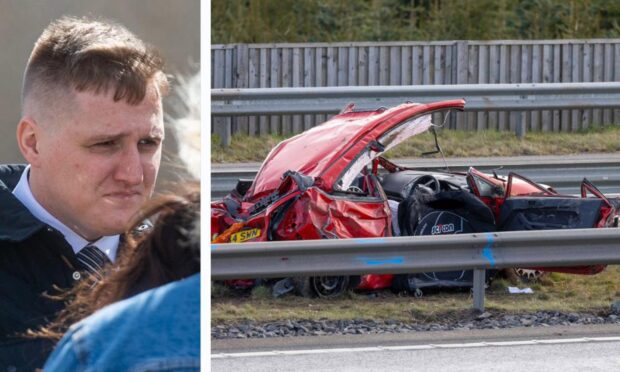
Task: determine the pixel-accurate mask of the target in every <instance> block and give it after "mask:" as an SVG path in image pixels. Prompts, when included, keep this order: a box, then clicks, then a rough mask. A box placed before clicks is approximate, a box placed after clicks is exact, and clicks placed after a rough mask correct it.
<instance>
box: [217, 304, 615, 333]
mask: <svg viewBox="0 0 620 372" xmlns="http://www.w3.org/2000/svg"><path fill="white" fill-rule="evenodd" d="M614 305H618V308H616V307H615V306H612V308H611V309H610V311H609V312H608V313H606V314H592V313H561V312H553V311H539V312H535V313H530V314H519V315H514V314H511V315H506V314H502V313H500V312H493V311H485V312H483V313H478V312H475V311H473V310H472V311H471V312H468V313H464V314H463V315H462V316H459V317H458V320H452V319H447V320H446V321H436V320H435V321H434V322H433V323H417V322H412V323H409V322H401V321H395V320H385V321H377V320H372V319H351V320H329V319H319V320H285V321H278V322H268V323H256V322H249V321H246V322H240V323H236V324H220V325H215V326H213V327H211V337H212V338H213V339H230V338H266V337H294V336H322V335H343V334H371V333H403V332H424V331H450V330H471V329H499V328H514V327H548V326H554V325H569V326H570V325H581V324H610V323H620V311H617V310H620V303H618V304H614Z"/></svg>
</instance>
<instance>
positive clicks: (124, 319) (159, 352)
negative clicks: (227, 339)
mask: <svg viewBox="0 0 620 372" xmlns="http://www.w3.org/2000/svg"><path fill="white" fill-rule="evenodd" d="M199 370H200V274H195V275H193V276H191V277H189V278H187V279H184V280H180V281H177V282H172V283H169V284H166V285H164V286H161V287H158V288H155V289H152V290H149V291H146V292H143V293H141V294H138V295H136V296H134V297H131V298H128V299H126V300H124V301H120V302H117V303H115V304H112V305H110V306H107V307H105V308H103V309H101V310H99V311H97V312H96V313H94V314H93V315H91V316H89V317H88V318H86V319H84V320H82V321H81V322H79V323H77V324H75V325H73V326H72V327H71V328H70V329H69V331H68V332H67V334H65V336H64V337H63V339H62V340H61V341H60V343H59V344H58V345H57V347H56V349H55V350H54V352H53V353H52V355H51V356H50V358H49V359H48V360H47V363H46V364H45V367H44V371H136V372H138V371H199Z"/></svg>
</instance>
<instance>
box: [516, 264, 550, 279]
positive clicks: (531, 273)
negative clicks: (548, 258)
mask: <svg viewBox="0 0 620 372" xmlns="http://www.w3.org/2000/svg"><path fill="white" fill-rule="evenodd" d="M512 271H513V272H514V273H515V274H516V276H517V278H518V279H519V280H520V281H522V282H535V281H538V280H540V279H542V278H544V277H545V276H547V275H548V274H549V273H548V272H546V271H541V270H534V269H522V268H520V267H515V268H513V269H512Z"/></svg>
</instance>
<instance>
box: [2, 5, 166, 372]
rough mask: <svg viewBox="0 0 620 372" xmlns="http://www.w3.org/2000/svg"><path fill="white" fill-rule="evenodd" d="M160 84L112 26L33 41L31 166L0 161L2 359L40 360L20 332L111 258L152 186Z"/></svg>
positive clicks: (36, 345)
mask: <svg viewBox="0 0 620 372" xmlns="http://www.w3.org/2000/svg"><path fill="white" fill-rule="evenodd" d="M167 91H168V81H167V78H166V75H165V74H164V73H163V61H162V59H161V57H160V56H159V54H158V53H157V52H156V51H155V50H154V49H153V48H152V47H150V46H148V45H147V44H145V43H144V42H143V41H141V40H140V39H138V38H137V37H136V36H135V35H134V34H132V33H131V32H129V31H128V30H127V29H126V28H124V27H123V26H120V25H118V24H115V23H112V22H109V21H103V20H93V19H87V18H74V17H63V18H61V19H59V20H56V21H54V22H52V23H51V24H50V25H49V26H48V27H47V28H46V29H45V30H44V32H43V33H42V35H41V36H40V38H39V39H38V40H37V42H36V43H35V46H34V49H33V51H32V53H31V55H30V58H29V60H28V63H27V66H26V71H25V75H24V84H23V91H22V118H21V120H20V122H19V124H18V126H17V142H18V145H19V148H20V151H21V152H22V154H23V156H24V158H25V159H26V161H27V162H28V165H27V166H21V165H0V206H1V207H0V365H2V366H9V367H10V366H13V367H15V368H16V370H17V371H19V370H22V369H23V370H32V369H33V368H36V367H40V366H41V365H42V363H43V361H44V358H45V356H46V355H47V353H48V352H49V351H50V350H49V346H50V345H46V344H45V342H43V341H40V340H27V339H22V338H20V337H19V335H20V334H22V333H24V332H25V331H26V330H27V329H35V328H37V327H38V326H40V325H42V324H44V323H46V322H47V321H49V320H50V318H51V317H53V316H54V314H55V313H57V312H58V311H59V310H60V309H61V308H62V303H60V302H58V301H53V300H51V299H49V298H47V297H45V296H42V295H43V294H45V293H47V294H54V293H56V291H57V288H62V289H67V288H70V287H71V286H72V285H73V284H74V283H75V282H76V281H78V280H81V278H82V277H83V276H84V275H85V274H87V275H94V276H98V275H100V270H101V267H102V266H103V265H105V264H106V262H110V261H112V262H113V261H114V260H115V259H116V255H117V251H118V249H119V242H122V239H123V235H122V234H123V232H124V231H125V229H126V227H127V223H128V222H129V220H130V219H131V217H132V216H133V215H134V214H135V213H136V212H137V211H138V209H139V208H140V207H141V206H142V204H143V203H144V201H146V200H147V199H148V198H149V197H150V196H151V194H152V192H153V189H154V185H155V181H156V178H157V173H158V170H159V165H160V161H161V146H162V141H163V137H164V125H163V113H162V97H163V96H164V95H165V94H166V93H167Z"/></svg>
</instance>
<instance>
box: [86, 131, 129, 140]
mask: <svg viewBox="0 0 620 372" xmlns="http://www.w3.org/2000/svg"><path fill="white" fill-rule="evenodd" d="M125 135H126V134H125V133H117V134H95V135H93V136H92V137H89V138H88V140H89V142H106V141H116V140H118V139H121V138H123V137H124V136H125Z"/></svg>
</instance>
